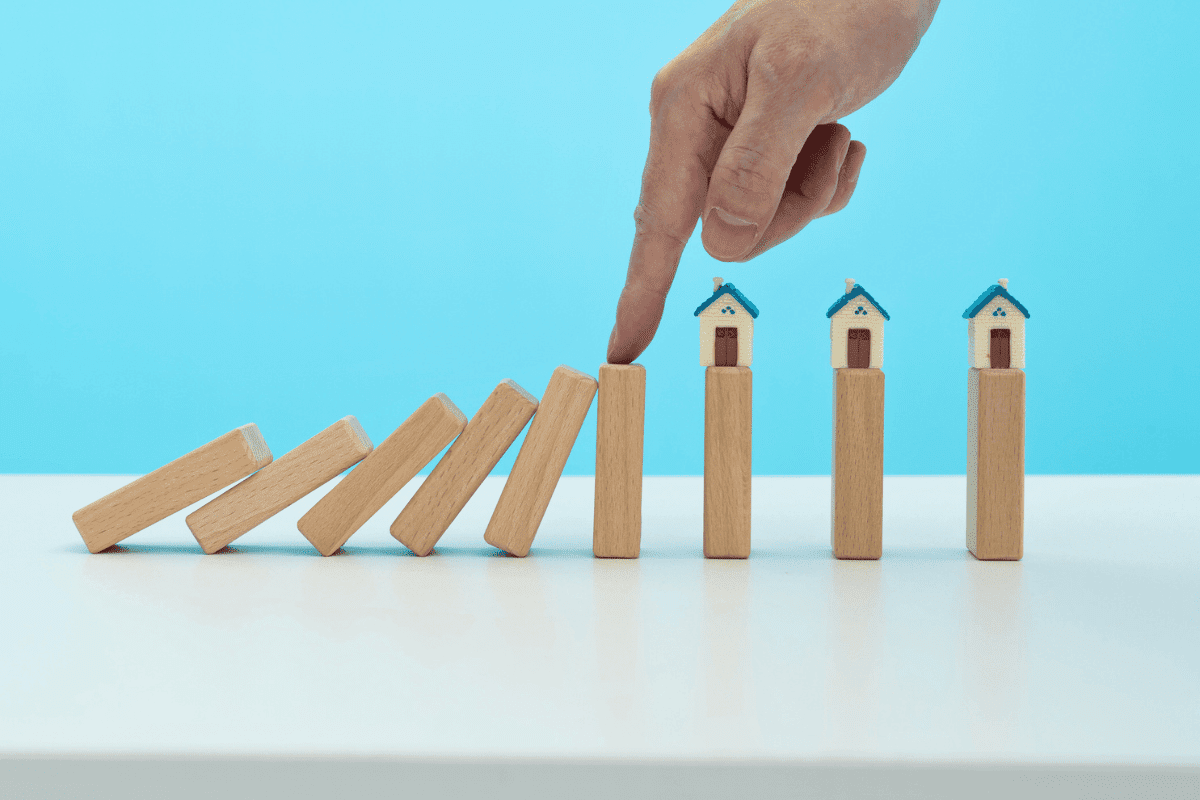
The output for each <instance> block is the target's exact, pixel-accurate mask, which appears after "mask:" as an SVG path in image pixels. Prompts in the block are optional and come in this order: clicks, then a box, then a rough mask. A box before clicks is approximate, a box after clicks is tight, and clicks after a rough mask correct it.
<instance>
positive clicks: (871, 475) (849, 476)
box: [831, 369, 884, 559]
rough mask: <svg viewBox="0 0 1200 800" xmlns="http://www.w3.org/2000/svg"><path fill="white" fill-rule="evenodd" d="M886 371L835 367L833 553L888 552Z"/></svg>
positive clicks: (871, 555) (850, 555) (877, 554)
mask: <svg viewBox="0 0 1200 800" xmlns="http://www.w3.org/2000/svg"><path fill="white" fill-rule="evenodd" d="M883 387H884V377H883V371H882V370H878V369H835V370H834V371H833V481H832V484H833V487H832V491H833V509H832V523H833V524H832V533H831V538H832V540H833V554H834V556H836V557H837V558H862V559H874V558H879V557H880V556H881V555H882V554H883Z"/></svg>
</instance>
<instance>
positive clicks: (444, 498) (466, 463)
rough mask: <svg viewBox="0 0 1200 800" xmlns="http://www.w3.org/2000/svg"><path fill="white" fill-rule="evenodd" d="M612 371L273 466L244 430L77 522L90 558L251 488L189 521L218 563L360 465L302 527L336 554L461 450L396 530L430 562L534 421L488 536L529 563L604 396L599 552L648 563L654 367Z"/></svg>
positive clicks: (342, 426)
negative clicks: (587, 421) (644, 558)
mask: <svg viewBox="0 0 1200 800" xmlns="http://www.w3.org/2000/svg"><path fill="white" fill-rule="evenodd" d="M600 375H601V379H600V381H599V382H597V380H596V379H595V378H593V377H592V376H590V375H587V374H585V373H583V372H580V371H578V370H575V369H572V368H570V367H567V366H561V367H559V368H558V369H556V370H555V371H554V374H553V376H552V377H551V379H550V383H549V385H548V386H547V388H546V392H545V395H544V396H543V397H542V400H541V402H540V403H539V401H538V399H537V398H536V397H534V396H533V395H531V394H530V393H529V392H527V391H525V390H524V389H522V388H521V387H520V386H519V385H517V383H516V382H514V381H511V380H505V381H502V382H501V383H500V384H499V385H498V386H497V387H496V388H495V390H494V391H492V393H491V395H489V397H488V398H487V400H486V401H485V402H484V403H483V405H482V406H481V407H480V409H479V411H478V412H476V414H475V416H474V417H472V418H471V420H470V421H469V422H468V420H467V418H466V416H465V415H464V414H463V413H462V412H461V411H460V410H459V409H458V407H457V406H455V405H454V403H453V402H451V401H450V398H448V397H446V395H444V394H440V393H439V394H436V395H434V396H433V397H431V398H430V399H429V400H427V401H426V402H425V403H424V404H422V405H421V407H420V408H418V409H417V410H416V411H415V412H414V413H413V414H412V416H410V417H409V418H408V419H406V420H405V421H404V422H403V424H401V425H400V427H398V428H397V429H396V430H395V431H393V432H392V433H391V435H389V436H388V437H387V438H386V439H384V440H383V442H381V443H380V445H379V446H378V447H373V446H372V444H371V441H370V439H369V438H368V437H367V435H366V432H365V431H363V429H362V427H361V426H360V425H359V423H358V421H357V420H356V419H355V418H354V417H346V418H344V419H341V420H338V421H337V422H336V423H334V424H333V425H331V426H329V427H328V428H326V429H325V430H323V431H321V432H320V433H318V434H317V435H316V436H314V437H312V438H311V439H309V440H308V441H306V442H304V443H303V444H301V445H300V446H299V447H297V448H295V449H294V450H292V451H291V452H289V453H287V454H286V455H284V456H282V457H281V458H279V459H277V460H273V458H272V455H271V451H270V449H269V448H268V447H267V444H266V442H265V441H264V439H263V437H262V434H261V433H260V432H259V430H258V428H257V426H255V425H253V424H251V425H244V426H242V427H240V428H237V429H236V430H233V431H230V432H229V433H227V434H225V435H224V436H221V437H219V438H217V439H214V440H213V441H211V442H209V443H208V444H205V445H203V446H201V447H199V448H197V449H196V450H193V451H192V452H190V453H188V454H187V455H185V456H182V457H180V458H178V459H176V460H175V461H172V462H171V463H169V464H167V465H166V466H163V467H160V468H159V469H157V470H155V471H154V472H151V473H149V474H147V475H144V476H142V477H141V478H138V479H137V480H135V481H133V482H132V483H130V484H128V485H126V486H124V487H122V488H120V489H118V490H117V491H115V492H113V493H111V494H109V495H106V496H105V497H102V498H101V499H99V500H97V501H96V502H94V503H91V504H90V505H88V506H86V507H84V508H82V509H80V510H79V511H77V512H75V514H74V515H73V519H74V521H75V525H76V527H77V528H78V529H79V533H80V535H82V537H83V540H84V543H85V544H86V545H87V548H88V550H90V551H91V552H93V553H97V552H100V551H102V550H105V549H108V548H109V547H112V546H113V545H115V544H117V543H118V542H121V541H122V540H124V539H125V538H127V537H129V536H131V535H133V534H134V533H137V532H138V531H140V530H143V529H145V528H147V527H149V526H150V525H153V524H154V523H156V522H158V521H160V520H162V519H165V518H166V517H168V516H170V515H171V514H174V513H176V512H178V511H181V510H183V509H184V508H186V507H187V506H189V505H192V504H193V503H196V502H198V501H200V500H202V499H204V498H205V497H208V496H209V495H211V494H213V493H214V492H216V491H219V490H220V489H223V488H225V487H227V486H230V484H234V483H236V482H237V481H241V482H240V483H236V485H235V486H233V488H231V489H229V490H228V491H226V492H225V493H223V494H221V495H220V496H219V497H217V498H216V499H214V500H212V501H210V502H208V503H207V504H205V505H203V506H201V507H200V508H199V509H197V510H196V511H194V512H192V513H191V514H189V515H188V517H187V525H188V527H189V528H190V529H191V531H192V534H193V535H194V536H195V537H196V541H197V542H199V544H200V546H201V548H203V550H204V552H206V553H215V552H217V551H218V550H221V549H222V548H224V547H227V546H228V545H229V544H231V543H232V542H233V541H234V540H236V539H237V538H238V537H239V536H241V535H243V534H244V533H246V532H247V531H249V530H251V529H252V528H254V527H255V526H257V525H260V524H261V523H263V522H264V521H266V520H267V519H269V518H270V517H272V516H274V515H275V514H278V513H279V512H280V511H282V510H284V509H285V508H287V507H288V506H290V505H292V504H293V503H295V502H297V501H298V500H300V499H301V498H303V497H305V496H306V495H308V494H309V493H311V492H313V491H315V490H316V489H318V488H319V487H321V486H322V485H324V484H325V483H327V482H328V481H330V480H332V479H333V478H335V477H336V476H338V475H340V474H341V473H342V472H344V471H345V470H347V469H349V468H350V467H353V466H355V465H357V467H356V468H355V469H354V470H352V471H351V472H350V473H349V474H348V475H347V476H346V477H345V478H344V479H343V480H342V481H341V482H340V483H338V484H337V485H335V486H334V487H333V489H331V490H330V491H329V492H328V493H327V494H326V495H325V496H324V497H323V498H321V499H320V500H319V501H318V502H317V503H316V504H315V505H314V506H313V507H312V508H311V509H310V510H309V511H308V513H306V514H305V515H304V516H303V517H302V518H301V519H300V521H299V523H298V527H299V529H300V532H301V533H303V534H304V536H305V537H306V538H307V539H308V541H309V542H311V543H312V545H313V546H314V547H315V548H316V549H317V550H318V551H319V552H320V553H321V554H322V555H332V554H333V553H335V552H337V551H338V550H339V549H340V548H341V547H342V545H344V544H345V543H346V541H347V540H348V539H349V538H350V536H351V535H353V534H354V532H355V531H357V530H358V529H359V528H361V527H362V526H363V524H365V523H366V522H367V520H368V519H370V518H371V517H372V516H373V515H374V514H375V513H376V512H378V511H379V510H380V509H381V508H383V506H384V504H385V503H387V502H388V501H389V500H390V499H391V498H392V497H394V496H395V495H396V494H397V493H398V492H399V491H400V490H401V489H402V488H403V487H404V486H405V485H406V484H407V483H408V482H409V481H410V480H412V478H413V477H415V476H416V475H417V473H418V472H419V471H420V470H421V469H422V468H424V467H425V466H426V465H427V464H429V463H430V462H431V461H432V460H433V459H434V458H435V457H436V456H437V454H438V453H440V452H441V451H442V450H443V449H445V448H446V447H447V446H449V450H447V451H446V454H445V455H444V456H443V457H442V459H441V460H440V461H438V463H437V465H436V466H435V467H434V468H433V470H432V472H431V473H430V474H429V476H428V477H427V478H426V480H425V481H424V482H423V483H422V484H421V485H420V487H418V489H417V491H416V493H415V494H414V495H413V497H412V498H411V499H410V500H409V502H408V503H407V504H406V505H405V507H404V509H403V510H402V511H401V512H400V515H399V516H398V517H397V518H396V520H395V521H394V522H393V523H392V526H391V533H392V535H393V536H394V537H396V539H398V540H399V541H400V542H401V543H402V544H404V545H405V546H406V547H408V548H409V549H411V550H412V551H413V552H414V553H416V554H417V555H422V556H423V555H428V554H429V553H431V552H432V551H433V548H434V546H435V545H436V544H437V542H438V540H439V539H440V538H441V536H442V534H444V533H445V532H446V529H447V528H449V527H450V524H451V523H452V522H453V521H454V519H455V518H456V517H457V516H458V514H459V512H460V511H462V509H463V507H464V506H465V505H466V504H467V501H468V500H470V498H471V496H472V495H474V493H475V491H476V490H477V489H478V488H479V486H480V485H481V484H482V483H483V480H484V478H485V477H487V475H488V473H490V472H491V471H492V469H493V468H494V467H495V466H496V464H497V462H499V461H500V459H501V457H502V456H503V455H504V453H505V452H506V451H507V450H508V448H509V447H510V446H511V445H512V443H513V442H514V441H515V440H516V438H517V436H518V435H519V434H520V433H521V431H522V430H523V429H524V428H525V426H526V424H527V423H528V422H529V421H530V419H533V424H532V425H531V426H530V429H529V433H528V435H527V436H526V437H525V441H524V442H523V444H522V446H521V449H520V452H519V453H518V455H517V458H516V461H515V462H514V464H513V468H512V471H511V472H510V474H509V476H508V479H507V481H506V483H505V485H504V490H503V492H502V493H501V495H500V500H499V502H498V503H497V504H496V508H495V510H494V511H493V512H492V517H491V520H490V522H489V523H488V526H487V530H486V532H485V533H484V538H485V539H486V541H488V542H489V543H490V544H492V545H494V546H496V547H498V548H500V549H502V550H504V551H506V552H508V553H510V554H512V555H515V556H524V555H526V554H528V552H529V548H530V546H531V545H532V543H533V538H534V536H535V534H536V533H537V529H538V526H539V525H540V524H541V521H542V517H543V516H544V514H545V512H546V508H547V506H548V505H549V503H550V498H551V496H552V495H553V493H554V489H555V487H556V486H557V485H558V481H559V478H560V477H561V476H562V471H563V468H564V467H565V466H566V462H567V457H568V456H569V455H570V452H571V449H572V448H573V447H574V444H575V440H576V438H577V437H578V435H579V430H580V428H581V427H582V425H583V420H584V418H585V417H586V416H587V413H588V409H589V408H591V405H592V399H593V398H594V397H595V395H596V392H597V387H598V386H599V387H600V390H601V408H600V412H599V415H598V417H599V431H600V435H601V437H602V442H601V444H600V445H599V446H598V448H597V471H598V473H599V474H600V475H601V476H602V477H601V478H600V479H599V480H598V481H597V485H598V486H599V487H602V488H601V489H598V490H597V501H598V502H597V507H596V523H597V525H596V529H597V534H596V554H597V555H600V556H618V557H621V556H624V557H636V556H637V555H638V547H639V543H640V536H641V473H642V419H643V416H644V407H645V371H644V370H643V369H642V367H641V366H639V365H632V366H610V365H605V366H603V367H601V369H600ZM359 462H361V463H359ZM247 476H249V477H247ZM243 478H245V480H242V479H243ZM631 543H632V550H631V549H630V545H631Z"/></svg>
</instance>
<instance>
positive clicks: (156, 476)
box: [71, 424, 271, 553]
mask: <svg viewBox="0 0 1200 800" xmlns="http://www.w3.org/2000/svg"><path fill="white" fill-rule="evenodd" d="M269 463H271V451H270V449H268V447H267V443H266V442H265V441H264V440H263V437H262V434H261V433H259V430H258V426H257V425H253V424H250V425H243V426H242V427H240V428H237V429H235V430H232V431H230V432H229V433H227V434H225V435H224V436H220V437H218V438H216V439H213V440H212V441H211V442H209V443H208V444H205V445H201V446H200V447H197V448H196V449H195V450H193V451H192V452H190V453H188V454H187V455H185V456H180V457H179V458H177V459H175V460H174V461H172V462H171V463H170V464H167V465H165V466H162V467H159V468H158V469H156V470H154V472H151V473H150V474H148V475H143V476H142V477H140V478H138V479H137V480H135V481H133V482H132V483H130V484H128V485H127V486H123V487H121V488H120V489H117V490H116V491H115V492H112V493H111V494H108V495H105V496H104V497H101V498H100V499H99V500H97V501H96V502H94V503H92V504H90V505H87V506H84V507H83V508H81V509H79V510H78V511H76V512H75V513H74V514H73V515H72V516H71V518H72V519H73V520H74V521H75V527H76V528H78V529H79V534H80V535H81V536H82V537H83V541H84V544H86V545H87V549H88V550H90V551H91V552H93V553H99V552H100V551H101V550H106V549H108V548H109V547H112V546H113V545H114V544H116V543H117V542H119V541H121V540H122V539H125V538H126V537H128V536H132V535H133V534H135V533H137V532H138V531H140V530H143V529H145V528H148V527H150V526H151V525H153V524H154V523H156V522H158V521H159V520H163V519H166V518H167V517H169V516H171V515H172V514H174V513H175V512H176V511H182V510H183V509H185V508H187V507H188V506H190V505H191V504H192V503H195V502H196V501H198V500H203V499H204V498H205V497H208V496H209V495H210V494H212V493H213V492H216V491H219V490H221V489H224V488H225V487H226V486H228V485H229V484H231V483H233V482H235V481H238V480H241V479H242V478H244V477H246V476H247V475H249V474H250V473H252V472H254V471H255V470H257V469H259V468H260V467H264V466H266V465H267V464H269Z"/></svg>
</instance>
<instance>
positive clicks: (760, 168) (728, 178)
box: [712, 145, 777, 201]
mask: <svg viewBox="0 0 1200 800" xmlns="http://www.w3.org/2000/svg"><path fill="white" fill-rule="evenodd" d="M776 172H777V170H775V169H774V168H773V167H772V165H771V164H770V163H769V162H768V160H767V157H766V154H765V153H763V152H762V150H761V149H759V148H756V147H753V146H750V145H729V146H726V148H725V152H723V153H722V154H721V158H720V160H719V161H718V162H717V165H716V167H714V168H713V175H712V177H713V180H714V181H719V182H721V183H723V184H725V185H727V186H731V187H733V188H734V189H736V190H737V191H739V192H740V193H741V194H742V195H743V196H744V197H745V198H746V199H748V200H752V201H755V200H762V199H764V198H766V197H768V196H769V195H770V194H771V191H772V188H773V186H774V184H775V183H776Z"/></svg>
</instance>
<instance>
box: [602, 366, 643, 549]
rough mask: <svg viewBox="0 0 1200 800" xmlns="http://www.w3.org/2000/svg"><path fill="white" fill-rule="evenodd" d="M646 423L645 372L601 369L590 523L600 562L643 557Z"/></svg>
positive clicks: (629, 368)
mask: <svg viewBox="0 0 1200 800" xmlns="http://www.w3.org/2000/svg"><path fill="white" fill-rule="evenodd" d="M645 421H646V368H645V367H643V366H642V365H641V364H605V365H603V366H601V367H600V392H599V397H598V399H597V401H596V505H595V511H594V516H593V521H592V522H593V524H592V553H593V554H594V555H595V556H597V557H598V558H637V557H638V555H639V553H640V552H641V546H642V446H643V442H644V435H645Z"/></svg>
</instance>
